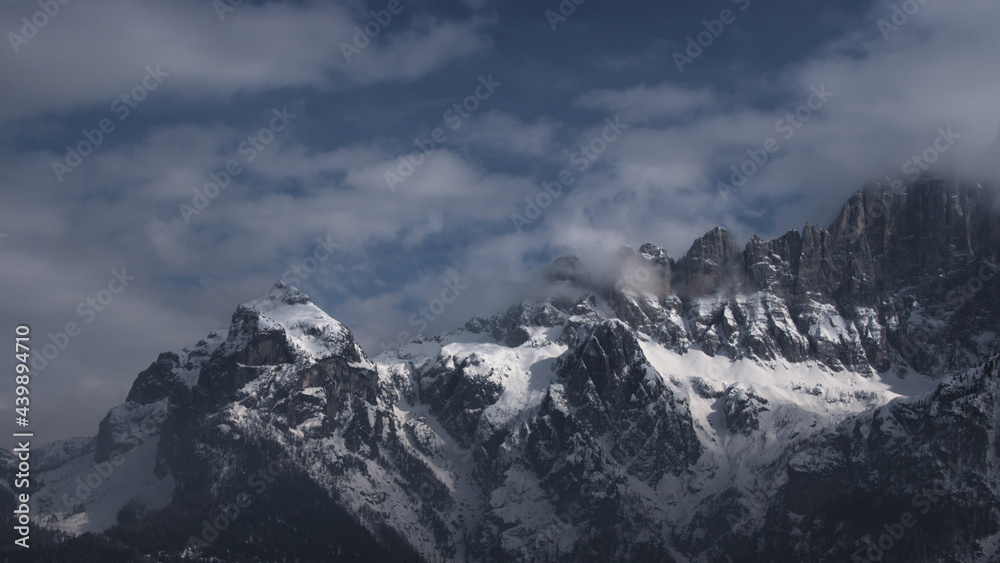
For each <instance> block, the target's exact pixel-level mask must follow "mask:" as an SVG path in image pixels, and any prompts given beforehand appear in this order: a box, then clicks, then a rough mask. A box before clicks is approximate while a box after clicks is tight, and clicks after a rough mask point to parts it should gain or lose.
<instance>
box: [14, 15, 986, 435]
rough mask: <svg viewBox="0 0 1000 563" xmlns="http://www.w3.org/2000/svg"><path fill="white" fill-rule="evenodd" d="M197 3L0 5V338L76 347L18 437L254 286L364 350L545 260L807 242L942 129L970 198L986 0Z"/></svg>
mask: <svg viewBox="0 0 1000 563" xmlns="http://www.w3.org/2000/svg"><path fill="white" fill-rule="evenodd" d="M219 5H220V4H219V3H213V2H211V1H209V0H199V1H188V0H178V1H175V2H171V3H169V4H164V3H155V2H148V1H145V0H139V1H124V0H99V1H94V2H75V1H70V2H68V3H66V4H60V3H58V2H57V1H56V2H55V3H46V2H44V1H43V2H41V3H39V2H29V1H25V0H5V1H4V2H2V3H0V22H3V26H2V28H0V30H2V31H3V32H4V33H5V34H6V42H5V43H4V44H3V45H2V46H0V76H3V78H4V79H3V81H2V84H0V100H2V101H3V103H2V104H0V188H2V189H0V194H2V195H0V198H2V203H0V234H3V235H6V236H5V237H0V261H2V264H3V268H2V276H3V289H4V292H3V301H2V310H3V319H4V322H5V323H6V324H7V325H8V326H9V327H13V326H15V325H16V324H18V323H29V324H31V326H32V327H33V329H34V333H35V335H36V338H37V339H38V342H37V345H38V346H42V345H44V344H46V343H48V342H49V340H50V339H49V338H48V336H47V335H48V334H49V333H52V334H54V335H55V336H56V337H57V338H56V339H57V340H58V339H59V335H58V334H57V333H58V332H60V331H64V329H65V326H66V323H68V322H75V323H78V324H79V325H81V326H80V333H79V335H77V336H73V337H72V338H71V339H70V341H69V343H68V344H67V345H66V346H65V349H60V350H59V351H58V354H57V355H56V356H57V357H55V358H53V359H52V360H51V361H49V362H48V365H47V366H46V367H45V369H44V370H43V371H42V373H41V374H40V375H39V376H38V378H37V379H36V383H35V385H36V386H37V389H36V391H35V393H36V396H37V399H36V404H37V411H36V414H37V417H38V425H39V428H40V429H41V430H42V432H43V433H44V434H46V435H47V436H48V438H58V437H66V436H70V435H90V434H93V433H94V432H95V431H96V425H97V422H98V421H99V420H100V419H101V418H102V417H103V415H104V413H105V412H106V410H107V408H109V407H111V406H113V405H115V404H117V403H120V402H121V401H122V400H123V399H124V397H125V394H126V393H127V390H128V388H129V386H130V385H131V382H132V380H133V379H134V376H135V375H136V373H138V372H139V371H140V370H142V369H144V368H145V367H147V366H148V365H149V363H150V362H152V361H153V360H154V359H155V358H156V355H157V354H158V353H159V352H161V351H165V350H169V349H174V348H179V347H182V346H184V345H188V344H191V343H193V342H195V341H197V340H198V339H200V338H201V337H202V336H204V335H205V334H206V333H207V332H208V331H209V330H211V329H213V328H216V327H219V326H225V325H227V324H228V319H229V316H230V315H231V314H232V311H233V310H234V309H235V307H236V306H237V305H238V304H239V303H241V302H244V301H247V300H249V299H252V298H253V297H255V296H256V295H258V294H259V293H261V292H263V291H264V290H266V289H267V288H268V287H270V285H271V284H272V283H273V282H274V281H275V280H276V279H278V278H280V277H285V278H288V277H290V276H292V277H296V278H298V285H300V287H301V288H302V289H303V290H304V291H306V292H307V293H309V294H310V295H312V296H313V298H314V300H315V301H316V302H317V303H318V304H319V305H320V306H321V307H323V308H324V309H325V310H326V311H328V312H329V313H330V314H331V315H333V316H335V317H336V318H338V319H339V320H341V321H342V322H344V323H345V324H347V325H348V326H349V327H350V328H351V329H352V330H353V331H354V332H355V334H356V335H357V336H358V338H359V339H360V340H361V342H362V344H363V346H364V347H365V348H366V349H367V350H368V351H369V352H370V353H371V354H373V355H374V354H375V353H377V352H378V351H379V350H380V349H381V347H382V344H383V343H389V342H391V341H392V340H394V339H396V338H397V337H398V336H399V334H400V333H401V332H406V333H408V334H410V335H412V334H415V333H416V332H417V331H418V330H420V329H422V328H423V324H422V323H414V322H413V316H414V315H418V316H419V315H421V314H422V313H421V312H420V311H421V308H426V307H427V306H428V304H429V303H430V302H432V300H433V299H434V298H435V297H436V296H437V295H439V294H440V292H441V291H442V290H443V289H444V288H445V287H446V283H452V284H455V283H458V284H459V285H461V286H462V287H465V286H467V287H466V288H465V289H463V290H462V295H461V296H460V297H459V298H458V299H457V300H456V301H455V302H454V303H452V304H449V305H448V307H447V308H446V309H445V310H444V311H443V312H442V313H441V314H440V315H432V316H433V318H434V320H433V322H429V323H428V325H427V328H426V329H424V330H426V332H427V333H434V332H437V331H439V330H443V329H447V328H450V327H452V326H456V325H458V324H461V323H463V322H464V321H465V320H467V319H468V318H470V317H472V316H474V315H486V314H491V313H492V312H494V311H496V310H499V309H501V308H504V307H505V306H507V305H509V304H510V303H511V302H512V301H514V300H517V299H520V298H523V297H525V296H528V295H529V294H530V288H531V287H533V286H532V285H531V284H530V280H532V272H533V270H534V269H535V268H536V267H537V266H538V265H540V264H544V263H546V262H548V261H550V260H551V259H552V258H553V257H556V256H559V255H562V254H568V253H574V254H577V255H578V256H580V257H581V258H583V259H584V261H585V262H587V263H589V264H592V265H594V266H595V267H600V265H601V263H602V260H604V259H605V257H606V256H608V254H609V253H611V252H613V251H614V250H615V249H617V248H620V247H621V246H623V245H630V246H633V247H637V246H639V245H640V244H642V243H644V242H647V241H648V242H653V243H655V244H658V245H660V246H662V247H664V248H666V249H667V250H668V252H669V253H670V255H671V256H673V257H675V258H679V257H680V256H681V255H682V254H683V252H684V251H685V250H686V249H687V248H688V246H689V245H690V243H691V241H692V240H693V239H694V238H696V237H697V236H700V235H701V234H703V233H704V232H706V231H707V230H709V229H710V228H711V227H713V226H716V225H721V226H724V227H726V228H728V229H730V230H731V231H732V232H733V233H734V235H735V236H736V238H737V240H738V241H740V242H741V243H745V242H746V241H747V240H748V239H749V237H750V236H751V235H752V234H754V233H760V234H761V235H763V236H768V237H773V236H776V235H779V234H781V233H783V232H785V231H787V230H789V229H800V228H801V227H802V226H803V225H804V224H805V223H806V222H807V221H808V222H813V223H819V224H823V225H825V224H827V223H828V222H829V221H830V220H832V218H833V217H834V216H835V215H836V213H837V211H838V210H839V207H840V205H841V204H842V203H843V201H844V200H846V198H847V197H849V195H850V194H851V193H853V192H854V191H855V190H857V189H858V188H859V187H861V186H862V185H864V184H865V183H868V182H871V181H876V180H885V179H895V178H903V179H905V177H906V173H905V172H903V169H904V168H903V167H904V165H905V164H906V163H907V162H908V161H911V160H912V158H913V157H914V156H919V155H921V154H923V153H924V151H926V150H927V149H928V148H929V147H932V146H933V144H934V142H935V140H936V139H937V137H938V136H939V135H940V133H939V131H941V130H944V129H946V128H948V127H951V128H953V129H952V130H953V131H954V132H955V134H956V135H958V138H957V141H956V142H955V143H954V144H953V145H949V150H948V151H946V152H942V153H941V154H940V155H936V156H935V162H934V163H933V166H932V167H930V169H929V170H928V172H929V173H935V174H942V175H960V176H963V177H969V178H985V179H991V178H995V177H996V161H997V158H996V157H997V156H998V152H1000V145H998V131H1000V106H998V105H997V104H996V99H997V97H998V96H997V94H998V93H1000V75H998V74H997V73H996V72H995V69H996V61H995V53H997V52H998V48H1000V39H998V37H997V34H996V33H995V29H994V27H995V22H997V21H1000V18H998V16H1000V7H998V6H997V5H996V3H995V2H990V1H987V0H957V1H951V2H944V0H927V1H926V2H925V3H923V4H920V3H918V2H917V1H916V0H909V2H895V3H894V2H884V1H866V2H861V1H849V2H839V3H831V2H818V1H812V0H804V1H803V0H799V1H791V0H788V1H779V2H770V3H764V2H761V1H759V0H737V1H730V0H724V1H714V2H673V3H669V4H663V3H654V2H616V3H612V2H607V1H603V0H586V1H585V2H582V3H581V4H575V3H573V2H572V0H566V1H565V2H562V3H560V2H558V1H556V0H546V1H543V2H520V1H518V2H492V1H488V0H465V1H449V2H437V1H423V0H414V1H410V0H400V1H399V2H398V3H397V4H392V5H391V4H390V2H388V0H387V1H385V2H383V1H381V0H376V1H374V2H367V3H365V2H360V1H347V2H322V3H321V2H304V1H303V2H243V3H242V4H241V5H239V6H235V7H233V8H232V9H231V10H228V9H226V10H224V11H223V10H219V9H218V6H219ZM46 6H47V7H48V8H49V12H50V13H51V15H50V14H46V13H44V9H45V7H46ZM56 6H58V10H56ZM390 7H391V8H392V9H393V10H394V11H396V12H397V13H395V14H391V13H388V9H389V8H390ZM560 10H562V12H563V13H564V14H565V15H564V16H562V17H563V18H565V19H564V20H563V19H560V18H555V17H554V16H552V14H553V13H559V12H560ZM372 11H375V13H376V16H373V15H372ZM382 11H385V12H386V13H380V12H382ZM571 11H572V13H570V12H571ZM907 12H909V13H907ZM387 13H388V15H389V16H391V19H389V18H387V17H386V15H387ZM39 14H42V15H39ZM220 14H221V17H220ZM375 17H377V18H381V19H382V20H383V21H384V22H386V23H385V25H383V24H381V23H375V22H374V18H375ZM22 18H25V19H22ZM32 22H33V23H32ZM553 23H554V27H555V29H553ZM365 25H368V26H369V28H368V29H369V30H371V31H372V35H373V37H368V42H367V43H365V42H364V41H359V42H358V43H354V41H355V36H356V34H357V32H356V31H355V29H354V28H355V26H358V27H359V28H363V27H364V26H365ZM376 31H377V33H375V32H376ZM689 38H690V39H689ZM699 41H700V44H698V43H699ZM345 44H346V45H352V44H353V45H354V49H351V48H347V50H348V51H352V52H351V56H350V57H349V58H350V60H348V57H346V56H345V54H344V53H345V47H344V45H345ZM678 61H682V62H683V64H682V68H680V69H679V68H678ZM487 85H488V86H487ZM817 92H828V94H823V95H822V96H820V95H818V94H816V93H817ZM477 94H478V97H477ZM456 104H459V105H460V107H459V108H458V109H456V108H455V105H456ZM126 110H127V111H126ZM449 112H450V113H449ZM616 122H617V123H618V124H619V125H618V126H616V127H614V128H609V127H610V126H609V123H616ZM102 127H103V128H104V131H102ZM279 129H280V130H279ZM435 134H437V139H438V140H437V141H434V142H433V143H432V145H428V142H429V140H431V141H433V140H434V138H435ZM415 140H418V141H420V143H422V144H423V146H424V147H425V148H426V147H431V146H432V148H433V151H432V152H431V151H430V150H427V152H428V153H429V154H427V155H424V154H421V153H420V152H417V153H414V151H418V150H419V149H418V144H417V143H416V142H415ZM89 145H96V146H94V147H93V149H92V152H91V151H88V148H89ZM67 147H70V148H74V149H81V150H83V151H84V152H89V154H87V155H86V156H80V157H79V161H77V159H76V157H75V156H73V155H72V154H69V151H68V150H67ZM587 149H589V154H590V155H591V156H587V154H588V150H587ZM754 155H756V158H757V159H758V162H756V163H755V162H753V158H754ZM407 157H409V159H410V164H411V165H413V164H414V163H417V164H416V165H413V166H412V174H410V175H409V176H408V177H407V178H405V181H404V182H402V183H397V184H394V185H392V186H391V187H390V185H389V184H390V183H391V182H389V181H387V177H386V174H387V173H394V174H401V173H402V172H403V171H405V172H407V173H409V169H408V168H407V165H405V164H403V165H402V166H403V167H404V168H403V169H402V170H401V168H400V166H401V160H400V159H401V158H402V159H405V158H407ZM227 167H228V168H229V171H227ZM740 170H743V174H742V176H741V175H740V174H738V172H739V171H740ZM563 171H566V172H567V173H568V174H569V175H568V176H564V178H567V179H571V182H567V183H566V184H565V185H563V186H562V189H561V190H559V191H558V194H559V195H558V197H552V195H551V193H550V192H546V191H545V190H544V188H543V183H548V185H549V186H550V189H551V186H552V185H553V184H552V183H553V182H558V181H559V178H560V174H561V173H563ZM734 174H735V175H734ZM213 175H214V178H215V181H217V182H218V184H223V183H224V184H225V186H224V187H219V188H218V193H216V194H214V196H213V197H209V196H208V195H205V189H208V190H210V191H211V190H213V189H216V188H212V187H207V186H206V185H207V184H208V183H209V182H212V181H213ZM226 176H228V181H225V180H224V178H225V177H226ZM734 179H735V180H740V182H739V183H740V185H739V186H736V185H735V184H734V183H733V180H734ZM744 180H745V181H744ZM727 185H728V187H727ZM196 191H198V192H200V193H201V195H196ZM209 195H212V194H209ZM200 197H203V198H204V199H202V200H199V198H200ZM526 198H527V200H528V201H529V202H535V203H536V204H544V203H546V202H548V203H547V204H546V205H541V206H540V207H539V209H538V213H539V215H538V216H537V217H532V215H531V214H532V211H533V210H532V209H530V208H529V207H530V204H529V203H527V202H526ZM546 198H548V199H546ZM202 204H204V206H203V208H201V209H195V211H197V213H193V212H192V211H191V210H192V209H194V208H196V207H201V206H202ZM184 206H190V207H189V208H188V210H187V211H185V209H184ZM542 207H544V208H542ZM515 215H516V216H519V217H520V218H521V219H522V220H519V219H518V218H516V217H514V216H515ZM296 267H298V268H300V270H298V273H296V270H295V268H296ZM303 267H305V268H306V269H308V270H311V271H309V272H306V275H302V272H303V271H302V270H301V268H303ZM122 268H125V269H126V270H127V271H128V274H129V275H134V276H135V280H133V281H131V282H130V283H129V285H128V286H127V287H125V288H124V290H123V291H121V292H120V293H111V290H110V289H108V287H109V283H112V285H114V284H113V282H112V279H113V278H114V274H113V273H112V271H113V270H116V271H119V273H120V272H121V269H122ZM446 280H448V282H446ZM456 280H457V282H456ZM114 287H118V286H117V285H114ZM102 290H105V291H104V293H100V292H101V291H102ZM101 298H104V300H108V298H110V302H108V303H107V305H102V304H101V301H100V299H101ZM87 299H96V300H97V301H96V302H97V304H98V306H100V307H101V310H100V311H99V312H98V311H97V310H96V308H94V307H93V306H92V305H89V304H88V302H87ZM81 307H82V311H83V312H84V313H86V312H87V311H90V310H93V311H94V313H96V314H94V315H90V314H81ZM86 319H92V322H90V323H87V322H86ZM3 396H4V395H3V394H0V410H3V411H5V412H6V411H8V410H9V409H10V408H11V406H10V404H9V402H8V401H9V398H8V399H4V398H3ZM44 440H45V439H43V441H44Z"/></svg>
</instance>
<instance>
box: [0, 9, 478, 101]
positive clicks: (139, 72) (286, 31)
mask: <svg viewBox="0 0 1000 563" xmlns="http://www.w3.org/2000/svg"><path fill="white" fill-rule="evenodd" d="M212 6H213V4H212V3H211V2H202V1H197V0H177V1H175V2H171V3H170V4H162V3H155V2H152V3H149V2H138V3H137V2H130V1H128V0H98V1H94V2H82V3H76V2H74V3H71V4H68V5H65V6H61V8H60V11H59V13H57V14H56V15H55V16H53V17H52V18H51V19H49V20H48V23H47V25H45V26H44V27H42V28H40V29H38V30H37V33H36V34H35V35H34V36H32V37H31V39H30V40H28V41H27V42H26V43H23V44H21V43H19V44H18V45H17V46H16V47H15V46H13V45H5V46H4V48H3V49H0V73H2V74H3V75H4V76H10V77H17V78H16V79H12V80H5V81H3V84H2V85H0V97H2V98H3V99H4V101H5V103H4V104H3V105H2V106H0V119H4V120H10V119H18V118H25V117H30V116H34V115H39V114H47V113H56V112H63V111H68V110H73V109H76V108H79V107H82V106H86V105H89V104H100V105H109V106H110V104H111V103H112V101H113V100H114V99H115V98H118V97H120V96H122V95H125V94H127V93H128V92H129V91H130V90H131V89H132V88H134V87H136V86H137V85H139V84H140V83H141V80H142V79H143V77H144V76H145V74H146V72H147V71H146V67H147V66H149V65H152V66H153V67H154V68H155V66H156V65H160V66H161V69H162V71H163V72H165V73H169V76H168V77H166V79H165V84H164V89H165V90H168V91H169V93H170V95H172V96H176V97H178V98H181V99H191V98H198V97H203V96H215V97H218V98H219V99H222V100H225V99H226V98H228V97H229V96H232V95H234V94H235V93H238V92H247V91H250V92H253V91H261V90H265V89H274V88H282V87H315V88H320V89H325V90H337V89H343V88H345V87H347V86H351V85H358V84H370V83H375V82H380V81H391V80H412V79H414V78H417V77H419V76H422V75H424V74H426V73H428V72H431V71H433V70H435V69H437V68H440V67H441V66H442V65H444V64H446V63H447V62H449V61H453V60H456V59H461V58H466V57H469V56H472V55H475V54H477V53H480V52H482V51H483V50H485V49H488V48H489V45H490V41H489V38H488V36H486V35H485V34H484V28H485V27H487V26H488V25H489V23H490V22H489V21H488V20H484V19H479V18H476V19H473V20H467V21H451V20H443V19H440V18H434V17H428V16H423V15H419V14H414V15H413V16H412V17H411V20H412V21H411V22H408V23H410V25H407V23H403V22H402V21H400V20H402V19H403V18H405V17H407V16H408V15H409V14H407V13H406V12H403V13H402V14H399V15H398V16H396V18H397V21H396V22H393V21H390V22H389V23H388V24H387V25H386V26H384V28H382V27H380V33H379V35H377V36H376V37H375V38H374V39H370V40H369V43H367V44H364V45H365V46H364V47H363V49H361V52H360V53H359V54H356V55H354V56H353V57H351V60H350V61H348V57H345V56H344V55H343V53H342V51H343V49H342V47H341V44H342V43H346V44H354V41H355V39H354V38H355V35H357V33H356V31H355V29H354V27H355V26H360V27H363V26H364V25H365V24H366V23H368V22H369V21H370V20H371V16H370V15H369V14H368V12H367V11H366V10H363V9H362V6H361V4H360V3H358V2H354V1H352V2H347V3H327V2H307V3H303V4H299V3H284V2H282V3H275V2H267V3H262V4H256V3H255V4H251V3H249V2H245V3H243V4H241V5H240V6H238V7H237V8H235V9H234V10H233V11H232V12H227V13H224V14H223V16H224V17H223V21H219V17H218V15H217V14H216V12H215V10H214V9H213V7H212ZM404 6H410V3H409V2H407V3H404ZM37 9H38V7H37V6H36V5H35V4H34V3H30V4H28V5H27V6H26V7H25V6H15V5H12V4H9V3H8V4H2V5H0V14H2V16H3V17H2V19H4V20H5V21H12V22H17V21H18V20H20V18H21V17H28V18H31V17H32V13H33V12H34V11H36V10H37ZM412 9H415V8H412ZM397 22H399V23H397ZM19 32H20V30H18V31H16V32H15V31H12V32H11V33H19ZM365 39H368V37H367V36H366V37H365ZM15 42H16V41H15ZM359 42H360V41H359ZM362 43H363V42H362ZM15 49H16V52H15Z"/></svg>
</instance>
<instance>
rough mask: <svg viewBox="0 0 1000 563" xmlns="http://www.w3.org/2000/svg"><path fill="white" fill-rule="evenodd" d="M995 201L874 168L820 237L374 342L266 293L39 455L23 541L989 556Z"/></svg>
mask: <svg viewBox="0 0 1000 563" xmlns="http://www.w3.org/2000/svg"><path fill="white" fill-rule="evenodd" d="M997 194H998V190H997V188H996V187H995V186H990V185H984V184H980V183H976V182H964V181H956V180H950V179H935V178H921V179H919V180H917V181H915V182H913V183H911V184H909V185H907V186H905V187H903V188H902V189H900V188H898V187H896V186H892V187H890V186H888V185H884V184H873V185H871V186H868V187H866V188H864V189H862V190H859V191H858V192H857V193H855V194H854V195H853V196H852V197H851V198H850V200H849V201H848V202H847V203H846V204H845V205H844V206H843V208H842V210H841V211H840V213H839V215H837V217H836V219H835V220H834V221H833V222H832V223H831V224H830V225H829V226H828V227H826V228H823V227H819V226H817V225H812V224H808V223H807V224H806V225H805V226H804V228H803V229H802V230H801V231H795V230H793V231H789V232H787V233H786V234H784V235H782V236H780V237H778V238H776V239H774V240H764V239H762V238H761V237H758V236H754V237H753V238H751V239H750V241H749V242H747V243H746V244H745V245H744V246H742V247H741V246H739V245H738V244H737V243H736V241H735V240H734V239H733V237H732V235H731V234H730V233H729V232H728V231H727V230H725V229H722V228H715V229H713V230H711V231H709V232H708V233H706V234H705V235H704V236H702V237H700V238H699V239H697V240H695V241H694V243H693V244H692V245H691V247H690V249H689V250H688V251H687V253H685V254H684V255H683V256H682V257H680V258H677V259H675V258H672V257H670V256H668V255H667V253H666V252H665V251H664V250H663V249H662V248H660V247H659V246H657V245H655V244H652V243H646V244H642V245H641V246H639V247H638V248H637V249H633V248H623V249H622V250H621V251H620V252H619V253H618V254H617V256H615V257H614V263H615V270H614V272H613V274H612V275H610V276H608V275H606V274H604V273H602V274H597V273H595V271H594V270H593V269H591V268H589V267H588V266H587V265H586V264H584V263H583V262H581V260H579V259H578V258H576V257H574V256H565V257H561V258H559V259H557V260H555V261H554V262H552V263H551V264H550V265H549V266H547V267H546V268H545V269H544V271H543V272H542V274H541V275H542V276H543V278H544V280H545V282H546V288H547V290H546V292H545V295H544V296H541V297H539V298H536V299H530V300H525V301H522V302H519V303H514V304H512V305H511V306H510V307H509V308H508V309H506V310H504V311H501V312H498V313H497V314H495V315H493V316H488V317H477V318H473V319H471V320H469V321H468V322H467V323H466V324H465V325H464V326H462V327H460V328H457V329H455V330H451V331H447V332H444V333H441V334H438V335H434V336H418V337H417V338H416V339H414V340H412V341H410V342H408V343H406V344H404V345H402V346H400V347H399V348H398V349H396V350H389V351H384V352H382V353H381V354H379V355H377V356H374V357H369V356H368V355H367V354H366V353H365V351H364V350H362V348H361V346H360V345H359V344H358V343H357V342H356V340H355V338H354V336H353V335H352V333H351V331H350V330H349V329H348V328H347V327H345V326H344V325H343V324H341V323H340V322H338V321H337V320H335V319H334V318H332V317H330V316H329V315H327V314H326V313H325V312H324V311H322V310H321V309H320V308H318V307H317V306H316V305H315V304H314V303H313V302H312V300H311V299H310V298H309V297H308V296H307V295H305V294H304V293H303V292H301V291H300V290H298V289H297V288H295V287H293V286H291V285H288V284H286V283H284V282H281V281H279V282H277V283H276V284H275V285H274V286H273V287H272V288H270V289H269V290H268V291H267V292H266V293H264V294H263V295H262V296H260V297H259V298H257V299H254V300H252V301H249V302H247V303H244V304H242V305H239V306H238V307H237V308H236V311H235V313H234V314H233V316H232V319H231V320H230V323H229V326H228V327H226V328H220V329H218V330H215V331H213V332H211V333H209V334H208V335H205V336H204V337H203V338H201V339H200V340H196V338H197V336H196V337H195V338H192V341H193V344H192V345H191V346H189V347H187V348H184V349H182V350H176V351H171V352H164V353H162V354H160V355H159V357H158V358H156V360H155V361H153V362H152V363H151V364H150V366H149V367H148V368H147V369H146V370H144V371H142V372H141V373H139V374H138V376H137V377H136V379H135V382H134V383H133V385H132V388H131V390H130V391H129V393H128V396H127V397H126V399H125V402H124V403H122V404H121V405H119V406H117V407H115V408H113V409H112V410H111V411H110V412H109V413H108V414H107V416H106V417H105V418H104V419H103V420H102V422H101V423H100V426H99V428H98V430H97V434H96V436H94V437H89V438H76V439H72V440H63V441H59V442H55V443H51V444H47V445H45V446H43V447H41V448H39V449H37V451H36V452H35V453H34V455H35V456H36V457H35V459H34V463H33V471H35V472H37V473H36V482H37V484H36V488H35V490H34V492H33V494H32V498H33V502H34V506H33V507H32V509H33V513H34V514H35V515H36V516H35V518H36V521H37V522H38V524H39V527H40V528H39V530H38V533H37V534H36V535H37V536H38V540H37V541H38V542H39V543H38V545H36V546H35V547H34V548H33V551H34V554H33V556H38V554H39V553H41V554H42V555H45V554H49V555H50V556H51V558H52V559H53V560H73V561H90V560H93V561H119V560H120V561H269V562H270V561H435V562H436V561H470V562H471V561H476V562H480V561H484V562H485V561H539V562H545V561H553V562H554V561H580V562H590V561H594V562H596V561H602V562H603V561H713V562H714V561H919V562H946V561H947V562H952V561H953V562H970V561H1000V466H998V458H997V451H998V443H1000V435H998V430H1000V403H998V393H1000V374H998V361H997V354H998V351H1000V345H998V339H997V334H998V333H1000V298H998V296H1000V292H998V283H1000V277H998V276H997V274H998V271H1000V255H998V254H1000V207H998V203H1000V199H998V198H997ZM2 455H3V457H2V458H0V471H3V472H4V473H5V474H7V475H13V473H14V472H15V466H16V464H15V461H14V458H13V457H12V456H11V454H10V452H4V453H3V454H2ZM13 502H14V501H13V497H12V495H11V490H10V488H9V486H8V487H7V488H3V489H2V490H0V504H3V509H4V510H3V514H4V515H5V517H6V518H8V520H9V515H10V514H11V512H12V510H13ZM7 523H8V524H10V522H7ZM11 526H12V524H10V525H8V526H5V529H7V530H10V528H11ZM10 543H11V542H7V543H6V545H9V544H10ZM67 554H72V556H71V557H70V559H65V557H69V555H67ZM4 555H5V556H9V557H10V560H12V561H21V560H25V561H27V560H39V559H25V557H26V555H25V554H23V553H19V552H18V551H16V550H11V549H9V548H8V549H6V550H5V551H4ZM60 557H63V559H60Z"/></svg>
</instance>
